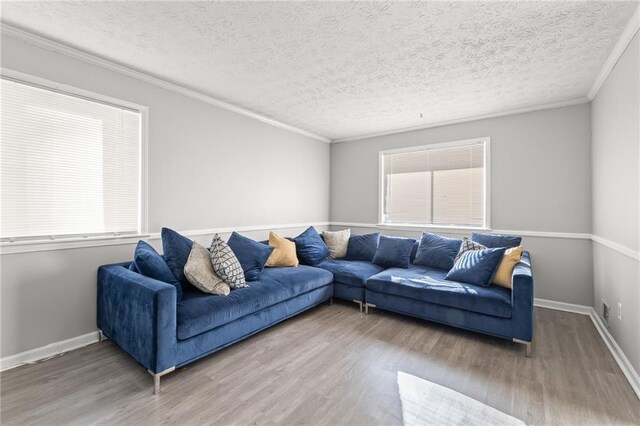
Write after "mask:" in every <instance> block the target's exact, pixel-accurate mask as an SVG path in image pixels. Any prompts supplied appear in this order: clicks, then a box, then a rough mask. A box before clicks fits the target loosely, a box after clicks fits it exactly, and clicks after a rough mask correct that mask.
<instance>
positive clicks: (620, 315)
mask: <svg viewBox="0 0 640 426" xmlns="http://www.w3.org/2000/svg"><path fill="white" fill-rule="evenodd" d="M618 319H619V320H620V321H622V303H620V302H618Z"/></svg>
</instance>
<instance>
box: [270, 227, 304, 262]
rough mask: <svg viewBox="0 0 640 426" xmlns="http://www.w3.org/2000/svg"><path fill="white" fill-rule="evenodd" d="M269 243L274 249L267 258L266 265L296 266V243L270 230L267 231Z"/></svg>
mask: <svg viewBox="0 0 640 426" xmlns="http://www.w3.org/2000/svg"><path fill="white" fill-rule="evenodd" d="M269 245H270V246H271V247H274V249H273V251H272V252H271V255H270V256H269V259H267V266H271V267H273V266H298V256H297V255H296V243H294V242H293V241H289V240H287V239H286V238H283V237H281V236H280V235H278V234H276V233H275V232H273V231H272V232H269Z"/></svg>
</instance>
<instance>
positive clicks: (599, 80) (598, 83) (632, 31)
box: [587, 7, 640, 100]
mask: <svg viewBox="0 0 640 426" xmlns="http://www.w3.org/2000/svg"><path fill="white" fill-rule="evenodd" d="M638 29H640V7H638V8H637V9H636V12H635V13H634V14H633V16H632V17H631V20H630V21H629V23H628V24H627V26H626V27H625V29H624V31H623V32H622V34H621V35H620V38H619V39H618V41H617V43H616V45H615V46H614V47H613V50H612V51H611V53H610V54H609V57H608V58H607V60H606V61H605V63H604V64H603V65H602V69H600V72H599V73H598V76H597V77H596V79H595V81H594V82H593V85H592V86H591V89H590V90H589V93H588V94H587V97H588V98H589V100H593V98H595V97H596V95H597V94H598V91H599V90H600V88H601V87H602V85H603V84H604V82H605V81H607V77H609V74H610V73H611V71H613V68H614V67H615V66H616V64H617V63H618V60H619V59H620V57H621V56H622V54H623V53H624V51H625V49H626V48H627V46H628V45H629V43H631V40H633V37H634V36H635V35H636V33H637V32H638Z"/></svg>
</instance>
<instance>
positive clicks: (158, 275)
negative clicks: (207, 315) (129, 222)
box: [129, 241, 182, 301]
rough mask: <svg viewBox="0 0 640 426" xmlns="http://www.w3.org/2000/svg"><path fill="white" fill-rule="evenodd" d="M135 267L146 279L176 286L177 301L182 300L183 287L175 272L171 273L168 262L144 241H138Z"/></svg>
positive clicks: (134, 259)
mask: <svg viewBox="0 0 640 426" xmlns="http://www.w3.org/2000/svg"><path fill="white" fill-rule="evenodd" d="M133 265H135V267H136V269H137V270H138V272H139V273H140V274H142V275H144V276H145V277H149V278H153V279H154V280H158V281H162V282H165V283H167V284H171V285H172V286H174V287H175V288H176V296H177V300H178V301H180V300H182V286H181V285H180V282H179V281H178V280H177V279H176V277H175V276H174V275H173V272H171V269H169V266H168V265H167V262H165V261H164V259H163V258H162V256H160V255H159V254H158V252H157V251H155V249H154V248H153V247H151V246H150V245H149V244H147V243H145V242H144V241H138V245H137V246H136V251H135V255H134V258H133ZM129 269H131V267H129Z"/></svg>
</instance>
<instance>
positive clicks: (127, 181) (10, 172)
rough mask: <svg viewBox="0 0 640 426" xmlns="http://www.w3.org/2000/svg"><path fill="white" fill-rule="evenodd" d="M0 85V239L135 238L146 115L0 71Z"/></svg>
mask: <svg viewBox="0 0 640 426" xmlns="http://www.w3.org/2000/svg"><path fill="white" fill-rule="evenodd" d="M14 75H20V76H21V78H14ZM0 84H1V86H0V89H1V94H2V100H1V106H2V110H1V112H0V119H1V124H2V129H1V131H0V136H1V139H0V140H1V148H0V153H1V155H2V158H1V160H0V165H1V167H2V169H1V171H0V178H1V179H2V182H1V186H0V188H1V191H2V194H1V195H2V205H1V207H0V212H1V214H2V217H1V222H0V223H1V227H0V238H1V240H2V241H3V242H7V241H19V240H41V239H48V240H52V239H53V240H55V239H59V238H74V237H92V236H118V235H128V234H140V233H141V232H143V228H144V224H143V217H144V216H143V213H144V209H143V207H144V205H143V204H144V203H143V193H142V192H143V191H142V188H143V173H142V164H143V161H142V159H143V155H144V153H143V151H142V148H143V144H142V140H143V126H142V123H143V122H144V120H143V114H145V113H146V110H145V109H144V108H143V107H137V106H132V105H129V104H125V103H123V102H121V101H116V100H113V99H108V98H106V97H103V96H100V95H96V94H92V93H88V92H85V91H81V90H79V89H73V88H68V87H66V86H64V87H63V86H61V85H56V84H55V83H51V82H45V81H44V80H39V79H35V78H32V77H28V76H26V77H25V76H23V75H22V74H18V73H14V72H10V73H9V74H7V72H6V71H5V70H3V76H2V80H0Z"/></svg>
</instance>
